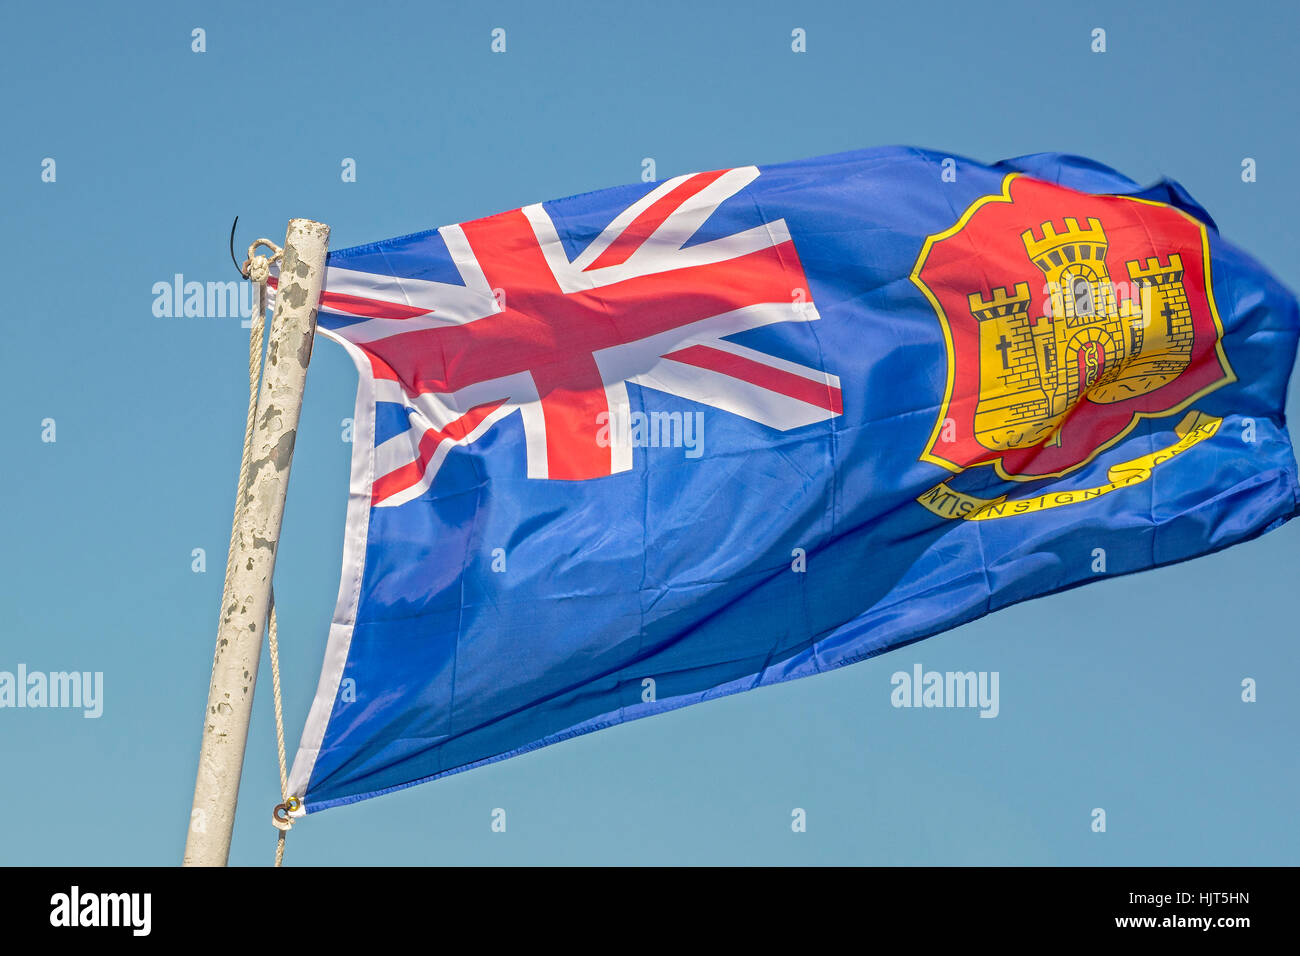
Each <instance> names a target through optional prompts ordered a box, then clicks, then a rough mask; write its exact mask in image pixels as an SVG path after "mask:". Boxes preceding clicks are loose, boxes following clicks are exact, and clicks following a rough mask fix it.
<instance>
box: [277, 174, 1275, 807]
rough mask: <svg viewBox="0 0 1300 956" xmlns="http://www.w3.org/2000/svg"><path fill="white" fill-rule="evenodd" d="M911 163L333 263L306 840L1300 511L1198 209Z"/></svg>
mask: <svg viewBox="0 0 1300 956" xmlns="http://www.w3.org/2000/svg"><path fill="white" fill-rule="evenodd" d="M945 160H946V157H944V156H943V155H940V154H934V153H928V152H925V151H922V150H917V149H910V148H887V149H875V150H867V151H862V152H852V153H845V154H841V155H836V156H828V157H823V158H819V159H813V160H807V161H803V162H794V163H786V164H783V165H776V166H745V167H740V168H736V169H726V170H718V171H714V172H707V173H696V174H694V175H688V176H679V177H676V178H674V179H670V180H668V181H666V182H660V183H641V184H637V185H633V186H625V187H621V188H616V189H605V190H601V191H598V192H593V193H586V194H583V195H580V196H574V197H571V198H569V199H561V200H558V201H555V202H546V203H538V204H535V205H531V206H525V207H524V208H522V209H516V210H512V211H510V212H505V213H501V214H499V215H496V216H491V217H488V218H486V219H479V220H475V221H473V222H466V223H462V224H460V225H455V226H444V227H443V228H441V229H437V230H433V231H430V232H422V233H417V234H415V235H411V236H405V237H403V238H400V239H391V240H387V241H384V242H378V243H374V244H372V245H366V246H358V247H355V248H351V249H344V250H341V251H337V252H333V253H331V254H330V256H329V261H328V269H327V273H326V278H325V288H324V292H323V293H322V297H321V303H320V309H321V311H320V317H319V328H320V330H321V332H322V334H324V335H326V336H328V337H329V338H331V339H334V340H335V341H337V342H339V343H340V344H341V345H342V346H343V347H344V348H345V349H347V351H348V353H349V354H350V355H351V356H352V358H353V360H354V361H355V363H356V366H357V370H358V372H359V374H360V385H359V387H358V391H357V400H356V416H355V433H354V434H355V437H354V445H353V455H352V473H351V486H350V487H351V491H350V502H349V508H348V519H347V531H346V544H345V549H344V556H343V575H342V583H341V585H340V588H339V597H338V605H337V608H336V610H335V615H334V621H333V624H332V627H331V629H330V635H329V643H328V648H327V651H326V655H325V662H324V667H323V670H322V673H321V677H320V683H319V687H318V690H317V693H316V698H315V702H314V704H313V705H312V708H311V713H310V715H309V718H308V721H307V725H306V729H305V731H304V733H303V739H302V743H301V745H300V748H299V750H298V754H297V759H296V761H295V763H294V767H293V773H292V779H291V780H290V787H291V790H292V792H293V793H295V794H297V795H299V796H301V797H303V798H304V799H305V807H306V810H307V811H308V812H310V811H314V810H321V809H325V808H327V807H331V806H335V805H338V804H342V803H349V802H352V801H356V800H359V799H363V798H365V797H370V796H375V795H377V794H380V793H384V792H386V791H390V790H394V789H398V788H401V787H406V786H410V785H412V784H415V783H419V782H422V781H426V780H432V779H434V778H436V777H439V776H443V775H446V774H450V773H456V772H458V771H461V770H466V769H469V768H471V767H474V766H477V765H479V764H483V763H487V762H490V761H495V760H501V759H504V758H506V757H510V756H512V755H515V754H519V753H522V752H524V751H528V750H532V749H535V748H537V747H541V746H544V745H546V744H550V743H555V742H556V741H560V740H564V739H566V738H569V737H573V736H576V735H578V734H583V733H587V732H589V731H593V730H599V729H601V728H604V727H609V726H611V725H614V724H618V723H622V722H623V721H627V720H633V719H635V718H638V717H645V716H648V715H650V714H655V713H659V712H662V711H666V710H671V709H673V708H677V707H681V706H684V705H687V704H692V703H697V702H699V701H704V700H708V699H711V698H714V697H720V696H722V695H724V694H731V693H735V692H737V691H742V690H749V689H751V688H754V687H759V686H762V685H764V684H772V683H776V682H778V681H784V680H790V679H792V678H796V677H805V676H808V675H811V674H816V673H818V672H820V671H824V670H829V669H831V668H835V667H840V666H842V665H844V664H850V663H853V662H854V661H859V660H862V659H863V658H866V657H870V656H872V655H875V654H879V653H881V652H883V651H887V650H889V649H891V648H895V647H899V646H901V645H904V644H907V643H910V642H912V641H916V640H919V639H921V638H924V637H927V636H929V635H932V634H935V633H937V632H940V631H943V630H946V629H948V628H952V627H955V626H956V625H959V624H961V623H963V622H966V621H970V620H973V619H975V618H977V617H980V616H982V615H984V614H987V613H988V612H990V611H993V610H995V609H997V608H1000V607H1005V606H1006V605H1008V604H1012V603H1015V602H1017V601H1022V600H1025V599H1027V598H1032V597H1036V596H1040V595H1044V594H1048V593H1050V592H1053V591H1059V590H1061V589H1063V588H1068V587H1071V586H1073V585H1076V584H1080V583H1083V582H1085V581H1089V580H1094V579H1096V578H1097V577H1099V575H1098V574H1097V573H1096V572H1095V571H1094V567H1093V566H1094V558H1093V556H1094V550H1095V549H1097V548H1104V549H1105V552H1106V555H1107V559H1106V573H1107V574H1112V575H1113V574H1125V573H1129V572H1132V571H1139V570H1143V569H1146V568H1151V567H1155V566H1158V565H1163V564H1169V563H1172V562H1176V561H1181V560H1184V559H1187V558H1191V557H1194V556H1196V555H1200V554H1205V553H1207V552H1210V551H1214V550H1216V549H1219V548H1223V547H1226V546H1228V545H1231V544H1234V543H1236V542H1240V541H1244V540H1247V539H1249V538H1252V537H1254V536H1256V535H1259V534H1261V533H1262V532H1264V531H1267V530H1269V529H1270V528H1273V527H1275V526H1277V525H1279V524H1281V523H1282V522H1284V521H1286V520H1287V519H1288V518H1290V517H1292V516H1293V515H1295V514H1296V512H1297V498H1298V495H1300V486H1298V485H1297V480H1296V461H1295V457H1294V455H1293V452H1292V449H1291V444H1290V441H1289V439H1288V436H1287V433H1286V429H1285V425H1284V421H1283V403H1284V398H1285V392H1286V383H1287V378H1288V375H1289V373H1290V371H1291V366H1292V362H1293V360H1294V355H1295V349H1296V338H1297V332H1298V329H1300V322H1298V319H1297V307H1296V302H1295V299H1294V298H1293V297H1292V295H1291V294H1290V293H1289V292H1288V291H1287V290H1286V289H1285V288H1284V287H1283V286H1282V285H1281V284H1280V283H1279V282H1278V281H1277V280H1276V279H1275V278H1274V277H1272V276H1271V275H1270V274H1269V273H1268V272H1266V271H1265V270H1264V269H1263V268H1262V267H1261V266H1260V265H1259V264H1258V263H1256V262H1255V261H1254V260H1253V259H1251V258H1250V257H1249V256H1247V255H1246V254H1245V253H1243V252H1241V251H1239V250H1238V249H1235V248H1234V247H1232V246H1231V245H1229V244H1228V243H1226V242H1225V241H1224V240H1223V239H1221V238H1220V236H1219V233H1218V231H1217V229H1216V227H1215V225H1214V222H1213V220H1211V219H1210V217H1209V215H1208V214H1207V213H1206V212H1205V210H1204V209H1202V208H1201V207H1200V206H1199V205H1197V204H1196V203H1195V202H1194V201H1193V200H1192V199H1191V198H1190V197H1189V196H1188V194H1187V193H1186V192H1185V191H1184V190H1183V189H1182V187H1181V186H1179V185H1178V184H1177V183H1174V182H1171V181H1164V182H1161V183H1159V184H1158V185H1155V186H1152V187H1149V188H1145V189H1144V188H1141V187H1140V186H1138V184H1136V183H1134V182H1132V181H1131V180H1129V179H1127V178H1125V177H1123V176H1121V175H1120V174H1118V173H1116V172H1114V171H1113V170H1110V169H1108V168H1106V167H1104V166H1101V165H1099V164H1097V163H1095V162H1092V161H1090V160H1085V159H1080V158H1078V157H1073V156H1065V155H1058V154H1040V155H1035V156H1029V157H1024V158H1021V159H1016V160H1009V161H1006V162H1002V163H998V164H996V165H992V166H988V165H981V164H978V163H974V162H968V161H964V160H961V161H957V162H956V164H955V165H954V164H953V161H952V160H947V161H946V162H945Z"/></svg>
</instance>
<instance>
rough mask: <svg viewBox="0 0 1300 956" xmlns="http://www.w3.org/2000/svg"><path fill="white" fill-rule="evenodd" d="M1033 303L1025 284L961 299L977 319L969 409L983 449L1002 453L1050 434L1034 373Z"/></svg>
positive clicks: (1044, 397)
mask: <svg viewBox="0 0 1300 956" xmlns="http://www.w3.org/2000/svg"><path fill="white" fill-rule="evenodd" d="M1032 301H1033V298H1032V296H1031V295H1030V292H1029V283H1027V282H1019V283H1017V284H1016V286H1015V288H1014V289H1013V290H1012V291H1011V292H1010V293H1008V292H1007V290H1006V289H1003V288H998V289H994V290H993V295H992V297H991V298H988V299H985V298H984V297H983V296H981V295H980V294H979V293H977V292H973V293H971V294H970V295H969V296H968V297H967V302H968V303H969V306H970V312H971V315H972V316H974V317H975V320H976V321H977V322H978V323H979V348H980V363H979V367H980V394H979V404H978V405H977V406H976V409H975V439H976V441H978V442H979V443H980V444H981V445H983V446H984V447H985V448H988V449H990V450H993V451H1005V450H1006V449H1009V448H1024V447H1027V446H1030V445H1034V444H1037V443H1038V442H1040V441H1042V440H1043V439H1044V438H1046V437H1047V436H1048V435H1050V434H1051V433H1052V430H1053V429H1054V428H1055V426H1056V424H1057V421H1058V420H1059V416H1058V417H1056V418H1053V417H1052V416H1051V413H1050V408H1049V406H1048V396H1047V394H1046V393H1045V392H1044V390H1043V384H1042V381H1041V380H1040V377H1039V359H1038V355H1037V346H1036V344H1035V341H1034V333H1033V330H1032V327H1031V325H1030V321H1029V306H1030V303H1031V302H1032Z"/></svg>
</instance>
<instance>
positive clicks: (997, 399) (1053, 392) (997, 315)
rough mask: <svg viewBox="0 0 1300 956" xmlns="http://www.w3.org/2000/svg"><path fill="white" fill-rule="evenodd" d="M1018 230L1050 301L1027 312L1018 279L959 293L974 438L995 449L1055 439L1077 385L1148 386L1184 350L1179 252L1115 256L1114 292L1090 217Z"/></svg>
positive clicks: (1090, 393) (1126, 394)
mask: <svg viewBox="0 0 1300 956" xmlns="http://www.w3.org/2000/svg"><path fill="white" fill-rule="evenodd" d="M1037 233H1038V234H1036V232H1035V230H1033V229H1029V230H1026V231H1025V232H1023V233H1021V236H1020V238H1021V240H1022V242H1023V243H1024V247H1025V252H1026V253H1027V254H1028V256H1029V259H1030V261H1032V262H1033V263H1034V265H1036V266H1037V267H1038V268H1039V269H1040V270H1041V271H1042V273H1043V275H1044V277H1045V279H1046V284H1045V285H1044V287H1043V293H1044V294H1045V295H1049V294H1050V300H1049V301H1050V303H1051V306H1050V309H1044V310H1043V312H1044V314H1043V315H1041V316H1034V317H1031V314H1030V309H1031V306H1032V304H1033V301H1034V297H1033V295H1032V294H1031V291H1030V284H1029V283H1028V282H1018V283H1016V285H1015V287H1014V288H1013V289H1011V290H1010V291H1008V290H1007V289H1005V288H995V289H993V290H992V296H991V298H987V299H986V298H984V297H983V296H982V295H981V294H979V293H978V292H972V293H970V295H969V296H968V297H967V301H968V303H969V308H970V312H971V315H972V316H973V317H974V318H975V319H976V321H977V322H978V325H979V402H978V404H977V406H976V410H975V439H976V441H978V442H979V444H980V445H982V446H983V447H985V448H988V449H991V450H994V451H1005V450H1007V449H1012V448H1027V447H1030V446H1033V445H1037V444H1039V443H1041V442H1044V441H1046V442H1048V443H1049V444H1051V443H1053V442H1059V440H1060V435H1059V431H1058V429H1059V426H1060V424H1061V422H1062V421H1063V419H1064V418H1065V415H1066V413H1067V412H1068V411H1069V410H1070V409H1071V408H1074V407H1076V406H1077V404H1078V403H1079V402H1080V401H1081V400H1082V398H1083V396H1084V395H1085V394H1086V396H1087V398H1088V400H1089V401H1092V402H1099V403H1102V404H1109V403H1112V402H1122V401H1124V400H1126V399H1130V398H1133V397H1135V396H1137V395H1142V394H1144V393H1146V392H1150V391H1153V390H1154V389H1157V388H1159V387H1160V386H1162V385H1165V384H1167V383H1168V382H1170V381H1172V380H1173V379H1175V378H1177V377H1178V376H1179V375H1180V374H1181V373H1182V372H1183V370H1184V369H1185V368H1187V365H1188V362H1189V361H1190V360H1191V355H1192V344H1193V340H1194V333H1193V324H1192V313H1191V308H1190V306H1189V305H1188V301H1187V293H1186V291H1185V290H1184V288H1183V262H1182V259H1181V257H1180V256H1179V255H1178V254H1177V253H1172V254H1170V255H1169V256H1168V258H1167V260H1166V261H1163V262H1162V261H1161V260H1160V259H1155V258H1153V259H1145V260H1143V259H1134V260H1130V261H1128V262H1126V263H1125V268H1126V269H1127V271H1128V281H1129V283H1130V288H1129V294H1128V295H1127V296H1123V297H1121V296H1118V295H1117V294H1116V288H1115V286H1114V284H1113V283H1112V282H1111V278H1110V275H1109V273H1108V272H1107V269H1106V250H1107V247H1108V245H1109V243H1108V242H1107V239H1106V233H1105V230H1104V229H1103V228H1102V223H1101V221H1100V220H1099V219H1093V218H1089V219H1088V220H1087V226H1086V227H1083V226H1080V225H1079V222H1078V221H1077V220H1075V219H1068V218H1067V219H1066V220H1065V229H1064V231H1062V232H1057V230H1056V227H1055V225H1054V224H1053V223H1052V222H1044V223H1042V224H1040V226H1039V227H1038V230H1037Z"/></svg>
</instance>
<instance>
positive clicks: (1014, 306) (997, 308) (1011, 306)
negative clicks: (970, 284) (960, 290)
mask: <svg viewBox="0 0 1300 956" xmlns="http://www.w3.org/2000/svg"><path fill="white" fill-rule="evenodd" d="M966 301H967V302H968V303H969V305H970V311H971V315H973V316H975V318H976V319H977V320H979V321H980V322H986V321H988V320H990V319H1001V318H1005V317H1007V316H1008V315H1013V314H1021V313H1025V312H1028V311H1029V306H1030V304H1031V303H1032V302H1033V297H1032V296H1031V295H1030V294H1029V283H1028V282H1017V283H1016V284H1015V287H1014V288H1013V289H1012V290H1011V291H1010V292H1008V291H1007V290H1006V289H1004V288H996V289H994V290H993V296H992V298H988V299H986V298H984V297H983V296H982V295H980V294H979V293H978V292H972V293H971V294H970V295H968V296H967V297H966Z"/></svg>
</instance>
